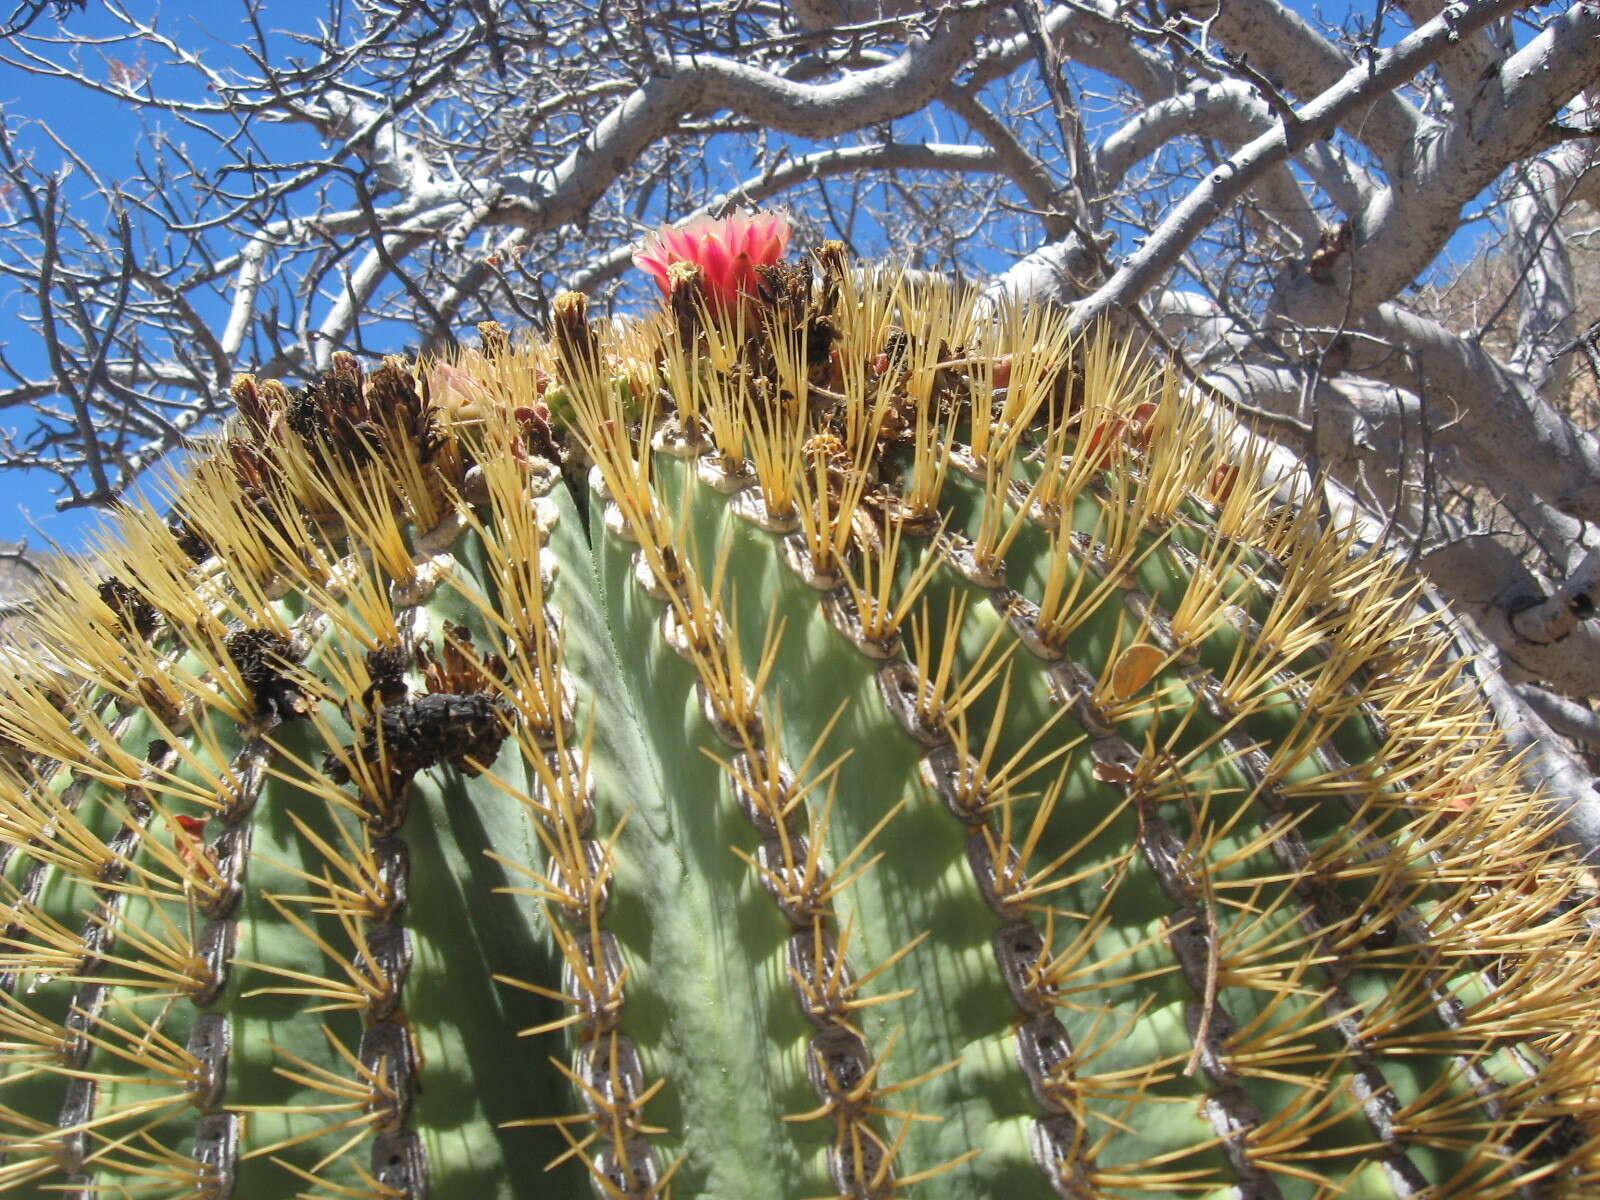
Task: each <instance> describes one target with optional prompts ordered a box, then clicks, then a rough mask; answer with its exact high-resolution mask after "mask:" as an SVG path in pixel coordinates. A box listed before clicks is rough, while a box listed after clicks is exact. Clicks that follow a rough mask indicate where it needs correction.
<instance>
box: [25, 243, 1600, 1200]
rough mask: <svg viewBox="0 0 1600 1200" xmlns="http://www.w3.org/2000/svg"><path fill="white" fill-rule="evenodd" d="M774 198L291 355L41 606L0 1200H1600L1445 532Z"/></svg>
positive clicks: (1586, 995) (1587, 1054) (1560, 883)
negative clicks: (299, 356)
mask: <svg viewBox="0 0 1600 1200" xmlns="http://www.w3.org/2000/svg"><path fill="white" fill-rule="evenodd" d="M776 229H777V227H776V226H775V225H772V224H771V223H770V222H769V223H766V224H762V225H760V226H759V227H758V228H756V229H755V230H754V232H751V231H750V230H745V231H744V232H743V233H740V234H739V236H738V237H734V236H733V235H732V234H730V235H729V236H728V237H726V238H725V239H724V240H723V242H720V243H718V245H719V247H720V249H719V250H718V252H717V253H718V255H719V257H715V258H714V260H713V259H708V260H707V261H706V262H701V261H698V260H697V258H696V253H697V251H696V250H695V248H694V247H695V241H694V238H691V237H688V236H687V235H685V236H683V237H680V238H679V239H678V240H677V241H675V242H673V243H671V245H666V244H665V243H663V246H658V247H657V250H658V251H659V253H657V254H656V256H655V258H654V259H652V261H653V262H654V263H655V265H656V266H659V267H660V274H661V275H662V278H663V283H664V288H665V290H666V302H665V304H664V306H663V308H662V310H661V312H660V313H659V314H658V315H656V316H655V317H653V318H651V319H648V320H644V321H641V322H635V323H628V324H599V323H596V322H591V321H590V320H589V319H588V318H587V314H586V312H585V308H584V302H583V299H582V298H581V297H579V296H575V295H568V296H566V297H563V298H561V299H560V300H558V301H557V303H556V305H555V320H554V326H553V329H552V330H551V331H550V334H549V336H548V337H546V338H543V339H530V340H528V341H527V342H525V343H523V342H519V341H516V340H514V339H513V338H511V337H510V336H509V335H507V334H506V333H505V331H503V330H501V329H500V328H499V327H497V326H486V327H485V328H484V330H483V335H484V336H483V340H482V345H481V348H479V349H477V350H473V351H470V352H467V353H466V354H464V355H462V356H461V357H460V358H459V359H458V360H456V361H453V362H449V363H436V364H431V365H427V366H425V367H420V368H414V367H411V366H409V365H407V364H404V363H401V362H398V361H395V360H390V361H388V362H385V363H384V364H383V365H382V366H380V367H378V368H377V369H375V370H372V371H371V372H370V373H364V372H363V371H362V370H361V369H360V368H359V367H358V366H357V365H356V363H355V362H354V360H352V359H350V358H348V357H344V356H340V357H338V359H337V361H336V363H335V366H334V368H333V370H332V372H331V373H330V374H329V375H328V377H327V378H326V379H325V380H324V381H322V382H321V383H319V384H317V385H314V386H312V387H309V388H306V389H304V390H302V391H300V392H298V393H295V394H290V393H289V392H288V391H287V390H286V389H284V388H283V387H282V386H281V385H278V384H276V383H274V382H271V381H266V380H259V381H258V380H253V379H250V378H249V377H242V378H241V379H240V380H239V382H238V384H237V386H236V388H235V394H236V397H237V399H238V404H239V415H238V417H237V418H236V419H235V420H234V421H233V422H232V424H231V425H230V426H229V428H228V430H227V431H226V433H225V435H224V436H222V437H221V438H219V439H218V440H217V442H216V443H215V445H214V447H213V448H212V449H211V451H210V452H209V453H208V454H206V455H203V456H200V457H199V458H198V459H197V461H196V464H195V466H194V467H193V470H192V472H191V473H190V474H188V475H186V476H185V477H183V478H181V479H175V480H173V481H171V482H170V485H169V486H170V491H171V493H172V495H171V500H172V512H173V515H171V516H163V515H158V514H157V512H156V510H155V509H154V508H152V507H137V506H136V507H132V508H130V509H129V510H128V511H127V512H126V513H125V514H123V516H122V517H121V519H120V520H119V522H118V524H117V528H116V530H115V532H114V533H113V534H110V535H108V536H107V537H106V539H105V541H104V543H103V545H102V546H101V547H100V549H99V552H98V554H97V563H96V566H95V568H94V570H92V571H85V572H83V573H81V574H77V575H68V576H65V577H63V578H61V579H59V580H57V581H55V583H54V584H53V590H51V591H50V592H49V593H48V594H44V595H41V596H40V597H39V602H38V604H37V606H36V611H35V615H34V618H33V625H34V628H33V633H34V635H35V636H36V637H37V639H38V641H39V642H40V643H41V644H42V646H44V647H45V648H46V651H45V653H43V654H40V655H34V656H22V655H20V654H18V655H15V656H13V658H12V659H11V660H10V661H9V663H8V670H7V671H6V672H5V676H6V678H5V679H4V681H3V685H0V686H3V688H4V696H3V698H0V735H3V739H4V740H3V742H0V748H3V750H4V752H5V756H4V761H3V772H0V775H3V778H0V787H3V793H0V841H3V849H0V874H3V881H0V888H3V896H0V902H3V905H4V933H3V935H0V1055H3V1060H4V1066H3V1070H4V1075H3V1078H0V1146H3V1159H0V1191H6V1192H8V1193H12V1194H18V1195H23V1196H40V1197H45V1196H60V1195H68V1196H75V1197H91V1196H96V1197H97V1196H107V1197H147V1196H149V1197H190V1198H195V1200H229V1198H231V1200H288V1198H290V1197H314V1198H317V1200H343V1198H356V1197H388V1198H394V1200H406V1198H409V1200H421V1198H422V1197H425V1196H426V1197H429V1198H431V1200H461V1198H470V1200H486V1198H488V1197H504V1198H507V1200H510V1198H515V1197H557V1198H561V1200H565V1198H568V1197H573V1198H576V1197H579V1196H583V1195H588V1194H591V1193H592V1194H597V1195H602V1196H610V1197H643V1196H652V1195H665V1194H667V1193H669V1192H670V1193H673V1194H676V1195H678V1196H680V1197H717V1198H720V1200H746V1198H753V1197H780V1198H795V1200H799V1198H803V1197H824V1196H841V1197H886V1196H890V1195H896V1194H900V1193H910V1194H915V1195H920V1196H924V1197H941V1198H942V1197H949V1198H971V1200H986V1198H989V1197H1005V1198H1006V1200H1021V1198H1022V1197H1041V1198H1042V1197H1052V1196H1056V1197H1069V1198H1072V1200H1087V1198H1090V1197H1122V1196H1136V1195H1146V1196H1187V1195H1194V1196H1203V1197H1216V1198H1219V1200H1220V1198H1221V1197H1248V1198H1250V1200H1268V1198H1274V1197H1286V1198H1295V1200H1310V1198H1313V1197H1332V1196H1335V1195H1345V1196H1356V1197H1430V1198H1441V1200H1442V1198H1445V1197H1475V1198H1481V1200H1489V1198H1493V1197H1534V1196H1572V1197H1578V1196H1584V1195H1589V1196H1592V1195H1594V1194H1596V1190H1597V1189H1600V1087H1597V1084H1600V1072H1597V1069H1596V1067H1595V1063H1596V1061H1597V1058H1596V1051H1597V1049H1600V1047H1597V1045H1596V1038H1597V1031H1600V987H1597V983H1600V955H1596V953H1595V945H1594V937H1593V934H1592V932H1591V929H1592V917H1593V912H1594V907H1593V904H1592V903H1591V899H1592V898H1591V896H1590V895H1589V893H1588V892H1587V891H1585V890H1584V884H1583V878H1584V877H1583V876H1582V875H1581V873H1580V871H1579V870H1578V868H1577V866H1576V865H1574V864H1573V863H1572V862H1571V861H1570V860H1569V859H1568V858H1567V857H1565V856H1564V855H1563V854H1562V853H1561V852H1559V851H1558V850H1556V849H1553V848H1552V845H1551V840H1552V839H1551V837H1550V835H1551V833H1552V830H1553V818H1551V816H1550V815H1549V814H1548V813H1547V811H1546V809H1545V808H1544V806H1543V805H1541V804H1540V803H1539V802H1538V801H1537V799H1536V798H1533V797H1530V796H1528V795H1527V794H1525V793H1524V792H1523V791H1522V790H1521V789H1520V787H1519V785H1518V783H1517V776H1516V772H1515V770H1514V769H1513V765H1512V764H1509V763H1508V762H1507V760H1506V757H1505V755H1504V752H1503V749H1502V747H1501V746H1500V744H1499V743H1498V741H1497V740H1496V738H1495V736H1494V734H1493V732H1492V730H1491V728H1490V726H1489V725H1488V723H1487V720H1486V718H1485V717H1484V715H1483V714H1482V713H1481V712H1480V710H1479V708H1478V706H1477V702H1476V701H1475V699H1474V694H1473V691H1472V687H1471V680H1470V676H1468V675H1467V674H1466V673H1465V671H1464V668H1463V665H1462V663H1461V662H1460V661H1458V660H1456V659H1455V658H1453V657H1452V654H1451V653H1450V650H1449V644H1448V642H1447V640H1446V639H1445V637H1444V635H1443V634H1442V633H1441V631H1440V629H1439V628H1438V627H1437V625H1436V624H1435V619H1434V618H1430V617H1428V616H1426V615H1425V614H1423V613H1422V611H1421V610H1420V609H1419V607H1418V605H1417V603H1416V592H1415V586H1414V584H1413V582H1412V581H1411V579H1410V577H1409V576H1408V575H1407V574H1406V573H1405V571H1404V570H1403V569H1402V567H1400V566H1399V565H1397V564H1395V563H1394V562H1393V561H1391V560H1390V559H1389V558H1387V557H1385V556H1384V555H1382V554H1380V553H1378V552H1375V551H1371V550H1367V549H1363V548H1362V547H1360V546H1359V545H1358V543H1357V541H1356V539H1355V538H1354V536H1353V535H1352V534H1349V533H1346V532H1341V531H1339V530H1330V529H1326V528H1324V527H1323V526H1321V525H1320V524H1319V523H1318V521H1317V519H1316V517H1315V515H1314V514H1313V513H1311V512H1309V511H1302V510H1298V509H1296V508H1295V507H1294V506H1283V505H1280V504H1278V503H1275V502H1274V500H1273V499H1272V498H1271V496H1272V491H1271V489H1270V487H1268V486H1266V485H1265V484H1263V483H1262V482H1261V479H1260V470H1259V467H1258V465H1257V463H1256V461H1255V456H1254V455H1253V454H1252V453H1251V452H1250V451H1249V450H1248V448H1239V447H1237V446H1234V447H1232V448H1230V444H1229V443H1227V442H1225V441H1224V439H1222V438H1221V436H1220V435H1219V434H1218V433H1217V432H1216V431H1215V430H1214V429H1213V428H1212V427H1211V425H1210V424H1209V423H1208V419H1207V417H1206V415H1205V410H1204V409H1203V407H1202V406H1200V405H1199V404H1197V403H1196V402H1194V401H1193V400H1192V399H1191V398H1190V397H1189V396H1188V395H1187V394H1186V393H1185V391H1184V390H1183V389H1182V388H1181V387H1180V386H1179V384H1178V382H1177V381H1176V380H1175V379H1174V377H1173V376H1172V375H1170V374H1168V373H1165V372H1163V371H1161V370H1159V369H1156V368H1154V367H1152V366H1150V365H1148V364H1147V363H1146V361H1145V360H1144V359H1143V358H1141V357H1140V356H1139V355H1137V354H1136V353H1134V352H1133V351H1131V350H1130V349H1128V348H1126V347H1124V346H1121V345H1118V344H1116V343H1115V342H1113V341H1112V340H1110V339H1109V338H1107V337H1098V338H1089V339H1086V340H1079V341H1074V340H1072V339H1069V338H1068V337H1067V335H1066V334H1065V332H1064V327H1063V325H1062V323H1061V320H1060V318H1059V316H1058V315H1056V314H1053V313H1050V312H1044V311H1013V312H1004V313H1001V314H999V315H998V316H992V315H991V316H988V317H984V318H982V319H980V317H979V316H978V315H977V314H976V312H975V305H974V298H973V297H972V296H970V295H967V294H964V293H962V292H960V291H958V290H954V289H931V290H929V289H922V288H918V287H913V286H911V285H909V284H908V283H905V282H904V281H897V280H896V279H895V277H894V276H892V275H879V274H875V273H874V272H872V271H870V270H863V269H860V268H856V267H852V266H849V265H847V264H846V262H845V259H844V255H843V251H842V249H841V248H840V247H838V246H837V245H830V246H824V247H823V248H822V249H821V250H819V251H817V252H816V253H815V254H814V255H812V256H811V257H810V258H808V259H804V260H798V261H796V260H790V261H787V262H778V261H770V260H773V259H775V258H776V256H777V255H778V254H781V252H782V249H783V239H782V238H780V237H778V236H777V233H776ZM747 235H748V236H747ZM696 236H709V234H707V232H706V231H705V230H700V231H699V232H698V233H697V234H696ZM663 247H665V248H663ZM730 248H731V249H730ZM669 251H670V253H669ZM741 255H742V256H743V257H741ZM668 260H670V261H668ZM652 269H654V268H652ZM711 270H714V271H715V273H716V280H715V282H714V286H713V283H712V282H710V281H708V271H711ZM730 281H731V282H730ZM730 288H731V291H730Z"/></svg>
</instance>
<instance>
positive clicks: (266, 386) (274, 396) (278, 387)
mask: <svg viewBox="0 0 1600 1200" xmlns="http://www.w3.org/2000/svg"><path fill="white" fill-rule="evenodd" d="M256 390H257V391H259V392H260V393H261V403H262V404H264V405H266V406H267V408H268V409H269V410H270V411H271V412H274V413H280V412H285V411H287V409H288V407H289V389H288V388H286V387H284V386H283V380H281V379H258V380H256Z"/></svg>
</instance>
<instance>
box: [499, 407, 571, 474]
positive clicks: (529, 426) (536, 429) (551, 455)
mask: <svg viewBox="0 0 1600 1200" xmlns="http://www.w3.org/2000/svg"><path fill="white" fill-rule="evenodd" d="M541 409H542V410H543V411H542V412H541V411H540V410H541ZM549 414H550V410H549V409H548V408H545V407H544V406H543V405H540V406H539V408H518V409H516V410H515V412H514V414H513V415H514V416H515V417H516V420H517V440H516V442H515V443H513V445H512V452H513V453H514V454H516V455H518V456H519V458H520V459H521V460H522V461H523V462H526V461H527V460H528V459H530V458H542V459H544V460H546V461H547V462H552V463H554V464H555V465H556V466H558V467H559V466H562V465H563V464H564V463H565V462H566V459H567V456H566V453H565V452H564V451H563V450H562V449H561V444H560V443H559V442H558V441H556V433H555V430H554V429H553V428H551V425H550V416H549Z"/></svg>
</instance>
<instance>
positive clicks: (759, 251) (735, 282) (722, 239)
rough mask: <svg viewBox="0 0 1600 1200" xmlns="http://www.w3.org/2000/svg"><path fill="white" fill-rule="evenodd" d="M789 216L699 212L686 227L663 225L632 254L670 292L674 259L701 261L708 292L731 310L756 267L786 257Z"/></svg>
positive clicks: (750, 290) (749, 286)
mask: <svg viewBox="0 0 1600 1200" xmlns="http://www.w3.org/2000/svg"><path fill="white" fill-rule="evenodd" d="M789 232H790V231H789V218H788V217H786V216H784V215H783V214H782V213H734V214H732V215H730V216H726V217H722V218H720V219H713V218H711V217H696V218H695V219H694V220H693V221H690V222H689V223H688V224H687V225H685V226H684V227H683V228H682V229H662V230H661V231H660V232H658V233H656V234H653V235H652V236H651V237H650V238H649V239H647V240H646V241H645V244H644V248H643V249H642V250H640V251H639V252H638V253H637V254H635V255H634V256H633V261H634V264H635V265H636V266H639V267H642V268H643V269H644V270H646V271H648V272H650V274H651V276H652V277H654V279H655V281H656V286H657V287H659V288H660V289H661V294H662V295H663V296H665V295H667V293H668V284H667V268H668V267H670V266H671V265H672V264H673V263H675V262H692V263H695V264H696V265H697V266H699V268H700V271H701V278H702V279H703V280H704V282H705V288H706V294H707V295H708V296H710V297H711V301H712V303H713V304H714V305H716V306H717V308H719V309H720V310H721V311H723V312H730V311H732V310H733V309H734V308H735V307H736V306H737V305H738V303H739V301H740V298H741V297H743V296H748V295H753V294H754V293H755V289H756V282H757V280H756V268H757V267H762V266H769V265H770V264H772V263H775V262H777V261H778V260H779V259H780V258H782V257H783V252H784V251H785V250H786V249H788V246H789Z"/></svg>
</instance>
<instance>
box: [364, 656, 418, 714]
mask: <svg viewBox="0 0 1600 1200" xmlns="http://www.w3.org/2000/svg"><path fill="white" fill-rule="evenodd" d="M410 665H411V656H410V655H409V654H407V653H406V648H405V647H404V646H399V645H395V646H379V647H378V648H377V649H376V650H368V651H367V674H368V675H370V676H371V677H372V683H371V684H370V685H369V686H368V687H367V690H366V691H365V692H363V693H362V695H361V703H362V704H364V705H365V706H366V707H368V708H371V707H373V701H374V700H376V701H378V702H379V703H381V704H403V703H405V699H406V696H407V694H408V692H409V690H410V689H409V688H407V686H406V668H407V667H409V666H410Z"/></svg>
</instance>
